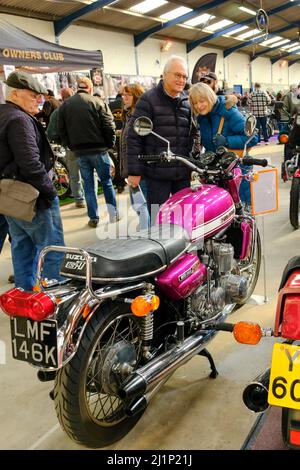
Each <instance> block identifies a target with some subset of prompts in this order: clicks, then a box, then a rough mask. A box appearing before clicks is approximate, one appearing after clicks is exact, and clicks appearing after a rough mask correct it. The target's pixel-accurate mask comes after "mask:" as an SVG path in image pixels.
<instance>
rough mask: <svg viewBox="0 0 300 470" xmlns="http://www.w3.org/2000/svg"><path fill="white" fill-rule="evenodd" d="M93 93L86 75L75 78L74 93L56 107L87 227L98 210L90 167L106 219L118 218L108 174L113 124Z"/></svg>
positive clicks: (94, 221)
mask: <svg viewBox="0 0 300 470" xmlns="http://www.w3.org/2000/svg"><path fill="white" fill-rule="evenodd" d="M92 95H93V84H92V82H91V80H90V79H89V78H87V77H82V78H80V79H79V81H78V91H77V93H76V95H74V96H71V98H69V99H68V100H66V101H65V102H64V103H63V104H62V105H61V107H60V108H59V110H58V132H59V134H60V137H61V140H62V144H63V145H64V146H65V147H68V148H70V149H71V150H72V151H73V152H75V154H76V156H77V158H78V165H79V168H80V173H81V176H82V179H83V182H84V193H85V200H86V204H87V210H88V216H89V219H90V220H89V222H88V225H89V226H90V227H97V225H98V223H99V211H98V204H97V198H96V194H95V183H94V169H95V170H96V171H97V174H98V176H99V179H100V181H101V183H102V186H103V192H104V197H105V201H106V204H107V209H108V213H109V220H110V222H116V221H117V220H119V214H118V210H117V203H116V196H115V191H114V187H113V184H112V180H111V177H110V160H109V155H108V152H107V151H108V149H110V148H112V147H113V146H114V144H115V141H116V133H115V128H116V127H115V123H114V119H113V116H112V113H111V111H110V109H109V107H108V106H107V105H106V103H105V102H104V101H103V100H101V99H100V98H98V97H97V96H92Z"/></svg>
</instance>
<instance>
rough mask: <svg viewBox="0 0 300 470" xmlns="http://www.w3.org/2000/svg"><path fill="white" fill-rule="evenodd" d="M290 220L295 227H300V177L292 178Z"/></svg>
mask: <svg viewBox="0 0 300 470" xmlns="http://www.w3.org/2000/svg"><path fill="white" fill-rule="evenodd" d="M290 222H291V224H292V226H293V227H294V229H296V230H297V229H298V228H299V223H300V178H295V177H294V178H293V179H292V186H291V192H290Z"/></svg>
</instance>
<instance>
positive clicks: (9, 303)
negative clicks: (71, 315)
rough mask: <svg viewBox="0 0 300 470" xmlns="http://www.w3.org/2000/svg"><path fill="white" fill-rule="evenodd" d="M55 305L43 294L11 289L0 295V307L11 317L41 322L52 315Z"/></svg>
mask: <svg viewBox="0 0 300 470" xmlns="http://www.w3.org/2000/svg"><path fill="white" fill-rule="evenodd" d="M55 306H56V305H55V303H54V301H53V300H52V298H51V297H50V296H49V295H47V294H45V293H44V292H37V293H35V292H25V291H23V290H22V289H18V288H15V289H11V290H9V291H7V292H5V293H4V294H2V295H0V307H1V308H2V310H3V311H4V312H5V313H6V314H7V315H9V316H11V317H27V318H31V319H32V320H37V321H41V320H44V319H45V318H47V317H49V316H50V315H52V314H53V313H54V310H55Z"/></svg>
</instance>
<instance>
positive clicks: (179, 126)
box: [127, 81, 197, 181]
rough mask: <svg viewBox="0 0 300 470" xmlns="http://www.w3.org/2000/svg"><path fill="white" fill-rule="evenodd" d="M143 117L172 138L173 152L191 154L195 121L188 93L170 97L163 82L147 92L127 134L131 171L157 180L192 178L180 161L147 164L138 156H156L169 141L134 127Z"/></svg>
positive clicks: (137, 106)
mask: <svg viewBox="0 0 300 470" xmlns="http://www.w3.org/2000/svg"><path fill="white" fill-rule="evenodd" d="M141 116H146V117H149V118H150V119H151V120H152V122H153V131H154V132H156V133H157V134H159V135H160V136H162V137H164V138H165V139H167V140H169V141H170V145H171V151H172V152H173V153H174V154H177V155H182V156H184V157H188V156H189V152H190V151H191V150H192V147H193V138H194V136H195V134H196V132H197V131H196V129H195V126H194V125H193V122H192V115H191V108H190V104H189V101H188V97H187V95H186V94H184V93H181V94H180V96H179V97H178V98H172V97H170V96H169V95H168V94H167V93H166V92H165V90H164V88H163V84H162V81H160V83H159V84H158V85H157V86H156V87H155V88H152V89H151V90H149V91H147V92H146V93H144V94H143V95H142V96H141V98H140V99H139V101H138V102H137V104H136V108H135V110H134V113H133V116H132V118H131V121H130V126H129V131H128V137H127V156H128V174H129V175H132V176H146V177H148V178H152V179H158V180H177V181H178V180H184V179H187V178H189V176H190V173H191V172H190V170H189V169H188V168H187V167H186V166H185V165H183V164H182V163H179V162H174V163H151V164H150V163H148V164H147V163H144V162H140V161H139V160H138V155H140V154H144V155H151V154H152V155H157V154H160V153H161V152H164V151H166V150H167V144H166V143H165V142H164V141H162V140H160V139H159V138H158V137H156V136H154V135H152V134H150V135H149V136H147V137H140V136H139V135H137V134H136V133H135V132H134V130H133V122H134V121H135V119H137V118H138V117H141Z"/></svg>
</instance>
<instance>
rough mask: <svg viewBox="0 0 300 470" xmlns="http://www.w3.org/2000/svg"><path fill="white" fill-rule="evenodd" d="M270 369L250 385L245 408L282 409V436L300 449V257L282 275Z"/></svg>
mask: <svg viewBox="0 0 300 470" xmlns="http://www.w3.org/2000/svg"><path fill="white" fill-rule="evenodd" d="M271 334H273V335H274V336H275V337H278V338H282V339H284V341H282V342H276V343H275V344H274V348H273V356H272V363H271V367H270V368H268V369H267V370H266V371H265V372H264V373H262V374H261V375H260V376H259V377H257V378H256V379H255V380H254V381H253V382H252V383H251V384H249V385H248V386H247V387H246V388H245V390H244V393H243V400H244V403H245V405H246V406H247V407H248V408H249V409H250V410H251V411H255V412H264V411H266V410H267V409H268V408H269V405H274V406H279V407H281V408H282V437H283V440H284V442H285V444H286V445H287V446H288V447H289V448H291V449H300V256H295V257H294V258H292V259H291V260H290V261H289V262H288V264H287V266H286V268H285V270H284V272H283V276H282V280H281V284H280V288H279V296H278V303H277V310H276V318H275V327H274V332H272V333H271Z"/></svg>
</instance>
